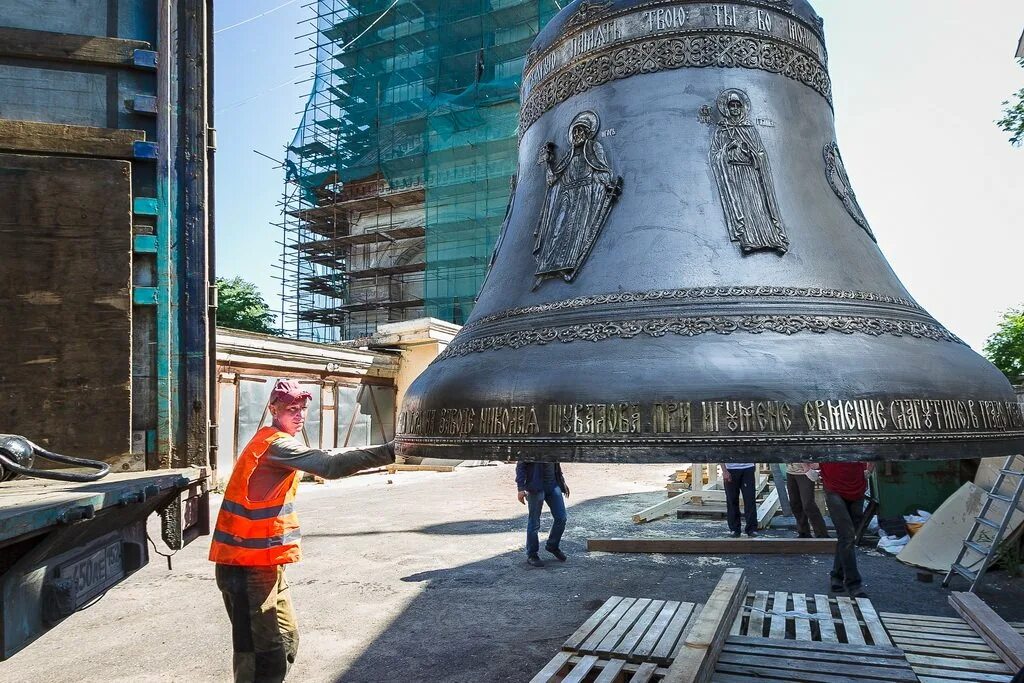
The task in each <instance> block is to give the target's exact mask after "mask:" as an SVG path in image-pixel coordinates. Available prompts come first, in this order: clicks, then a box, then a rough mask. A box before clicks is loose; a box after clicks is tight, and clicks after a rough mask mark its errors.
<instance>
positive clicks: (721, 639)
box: [662, 568, 747, 683]
mask: <svg viewBox="0 0 1024 683" xmlns="http://www.w3.org/2000/svg"><path fill="white" fill-rule="evenodd" d="M746 594H747V579H746V577H745V576H743V570H742V569H735V568H734V569H726V570H725V573H724V574H723V575H722V578H721V580H719V582H718V585H717V586H715V589H714V590H713V591H712V592H711V597H710V598H708V601H707V603H706V604H705V605H704V609H702V610H701V612H700V614H699V615H697V619H696V621H695V622H694V625H693V628H692V629H690V632H689V633H688V634H687V636H686V639H685V640H684V641H683V647H682V648H680V650H679V653H678V654H677V655H676V658H675V661H673V662H672V665H671V666H670V667H669V669H668V671H667V672H666V673H665V678H664V679H662V682H663V683H707V682H708V681H710V680H711V675H712V674H713V673H714V671H715V664H716V663H717V662H718V656H719V654H720V653H721V652H722V647H723V646H724V645H725V639H726V637H727V636H728V635H729V627H730V626H731V625H732V622H733V620H734V619H735V618H736V614H737V613H738V612H739V609H740V605H741V604H742V602H743V598H744V597H745V596H746Z"/></svg>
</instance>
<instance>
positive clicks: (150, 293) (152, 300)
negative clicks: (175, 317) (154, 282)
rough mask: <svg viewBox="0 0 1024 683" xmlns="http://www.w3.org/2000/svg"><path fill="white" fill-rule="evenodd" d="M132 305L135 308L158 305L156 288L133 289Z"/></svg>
mask: <svg viewBox="0 0 1024 683" xmlns="http://www.w3.org/2000/svg"><path fill="white" fill-rule="evenodd" d="M132 303H133V304H135V305H136V306H157V305H159V304H160V293H159V291H158V290H157V288H156V287H133V288H132Z"/></svg>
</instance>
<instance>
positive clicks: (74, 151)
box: [0, 119, 146, 235]
mask: <svg viewBox="0 0 1024 683" xmlns="http://www.w3.org/2000/svg"><path fill="white" fill-rule="evenodd" d="M145 139H146V134H145V133H144V132H143V131H141V130H125V129H117V128H95V127H93V126H69V125H66V124H61V123H40V122H37V121H12V120H8V119H0V152H38V153H44V154H62V155H64V154H66V155H70V156H95V157H106V158H109V159H132V158H134V156H135V142H136V141H137V140H145ZM115 177H119V176H115ZM129 196H130V194H129ZM130 234H131V233H129V235H130Z"/></svg>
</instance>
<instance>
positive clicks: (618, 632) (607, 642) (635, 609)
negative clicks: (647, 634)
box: [594, 598, 651, 655]
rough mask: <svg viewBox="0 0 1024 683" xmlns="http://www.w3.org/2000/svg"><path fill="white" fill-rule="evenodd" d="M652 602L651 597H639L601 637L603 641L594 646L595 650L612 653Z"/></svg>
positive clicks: (600, 652)
mask: <svg viewBox="0 0 1024 683" xmlns="http://www.w3.org/2000/svg"><path fill="white" fill-rule="evenodd" d="M650 604H651V599H650V598H639V599H638V600H637V601H636V602H634V603H633V605H632V606H631V607H630V608H629V609H628V610H626V613H625V614H623V615H622V618H621V619H619V621H618V622H617V623H616V624H615V626H613V627H612V629H611V630H610V631H608V633H607V634H606V635H605V637H604V638H602V639H601V642H600V643H598V644H597V646H596V647H595V648H594V652H596V653H598V654H605V655H607V654H611V653H612V652H613V651H614V650H615V646H616V645H618V644H619V641H620V640H622V636H624V635H626V632H627V631H629V629H631V628H633V625H634V624H635V623H636V620H637V619H639V618H640V615H641V614H643V613H644V610H646V609H647V606H648V605H650Z"/></svg>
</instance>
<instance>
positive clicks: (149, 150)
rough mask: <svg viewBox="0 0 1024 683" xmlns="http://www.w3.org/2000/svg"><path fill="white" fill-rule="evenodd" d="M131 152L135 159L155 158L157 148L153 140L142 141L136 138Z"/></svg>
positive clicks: (157, 151)
mask: <svg viewBox="0 0 1024 683" xmlns="http://www.w3.org/2000/svg"><path fill="white" fill-rule="evenodd" d="M132 152H133V153H134V155H135V158H136V159H156V158H157V156H158V153H159V148H158V146H157V144H156V143H155V142H143V141H142V140H136V141H135V143H134V145H133V146H132Z"/></svg>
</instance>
